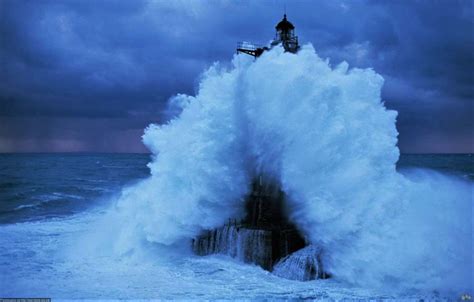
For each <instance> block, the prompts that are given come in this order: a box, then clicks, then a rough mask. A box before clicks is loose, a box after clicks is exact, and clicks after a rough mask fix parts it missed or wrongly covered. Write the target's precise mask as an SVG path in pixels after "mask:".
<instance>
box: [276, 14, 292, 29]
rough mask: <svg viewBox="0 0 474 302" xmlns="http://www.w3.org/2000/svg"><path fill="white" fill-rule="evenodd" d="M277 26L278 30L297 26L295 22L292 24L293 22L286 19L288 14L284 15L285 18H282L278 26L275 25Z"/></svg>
mask: <svg viewBox="0 0 474 302" xmlns="http://www.w3.org/2000/svg"><path fill="white" fill-rule="evenodd" d="M275 28H276V29H277V30H283V31H286V30H291V29H295V27H294V26H293V24H291V22H290V21H288V20H287V19H286V14H284V15H283V20H281V21H280V22H279V23H278V24H277V26H275Z"/></svg>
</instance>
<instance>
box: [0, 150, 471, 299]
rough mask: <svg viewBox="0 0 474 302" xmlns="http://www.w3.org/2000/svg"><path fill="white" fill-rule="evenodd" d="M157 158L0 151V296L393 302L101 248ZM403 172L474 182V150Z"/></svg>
mask: <svg viewBox="0 0 474 302" xmlns="http://www.w3.org/2000/svg"><path fill="white" fill-rule="evenodd" d="M149 161H150V155H147V154H1V155H0V244H1V246H2V249H1V251H0V297H18V296H21V297H26V296H29V297H34V296H46V297H53V298H76V299H78V298H93V299H98V298H157V297H159V298H164V299H173V298H183V297H188V298H192V299H204V298H206V299H214V298H219V297H220V298H223V297H240V298H244V299H248V298H258V297H262V298H265V297H267V298H268V297H271V298H272V299H273V298H279V299H292V298H298V299H299V298H303V299H305V298H313V299H314V298H334V299H344V298H351V299H363V298H393V297H394V296H386V295H385V294H384V293H383V292H382V293H380V292H376V291H372V290H367V289H360V288H351V287H350V286H347V285H341V284H339V283H338V282H337V281H335V280H330V279H329V280H319V281H317V282H298V281H291V280H286V279H281V278H278V277H276V276H274V275H272V274H270V273H268V272H266V271H264V270H262V269H261V268H259V267H255V266H251V265H243V264H240V263H236V262H235V261H233V260H232V259H228V258H222V257H220V256H215V257H204V258H201V257H185V258H183V259H181V258H180V260H179V261H178V262H176V261H162V260H163V259H162V257H161V256H158V255H159V253H157V252H156V251H155V249H154V247H150V246H148V245H147V246H146V247H147V248H146V249H145V251H146V252H145V254H143V253H142V254H139V258H133V257H128V256H127V255H125V256H124V255H121V254H120V253H119V254H117V255H118V256H116V255H112V254H108V253H106V252H103V251H102V250H101V248H99V249H97V248H94V247H95V246H97V243H99V244H100V243H104V244H106V245H107V246H109V245H110V246H113V245H114V242H115V241H116V240H115V239H114V238H107V236H108V235H107V228H109V227H110V226H109V223H110V222H109V221H107V220H105V222H101V223H97V222H98V221H99V222H100V221H101V220H102V219H103V216H106V214H107V208H110V207H111V206H112V207H113V206H114V203H113V200H115V197H116V196H117V195H119V194H120V193H121V191H122V188H123V187H124V186H128V185H133V184H135V183H136V182H138V181H140V180H141V179H144V178H146V177H148V176H149V170H148V168H147V163H148V162H149ZM397 168H398V169H399V170H400V171H401V172H402V173H403V171H404V170H410V169H412V168H426V169H433V170H436V171H438V172H442V173H445V174H452V175H454V176H455V177H456V178H463V179H466V180H468V181H474V160H473V157H472V155H470V154H453V155H402V156H401V159H400V161H399V163H398V166H397ZM131 215H133V213H131ZM100 234H102V235H100ZM103 234H105V235H103ZM92 242H94V247H91V243H92ZM99 246H100V245H99ZM137 255H138V254H137ZM137 259H138V260H137ZM395 297H397V296H395ZM407 297H409V298H414V297H415V298H417V296H416V295H415V296H410V295H409V296H407Z"/></svg>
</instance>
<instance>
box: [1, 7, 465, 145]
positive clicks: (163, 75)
mask: <svg viewBox="0 0 474 302" xmlns="http://www.w3.org/2000/svg"><path fill="white" fill-rule="evenodd" d="M285 5H286V10H287V14H288V18H289V20H290V21H292V22H293V24H294V25H295V26H296V33H297V34H298V36H299V39H300V41H301V42H303V43H306V42H310V43H312V44H313V45H314V47H315V48H316V50H317V52H318V53H319V55H320V56H322V57H323V58H329V59H330V62H331V63H332V64H334V65H335V64H337V63H338V62H341V61H343V60H345V61H347V62H349V64H350V65H351V67H373V68H374V69H375V70H376V71H377V72H378V73H380V74H382V76H383V77H384V78H385V80H386V82H385V86H384V89H383V93H382V96H383V99H384V101H385V103H386V106H387V107H389V108H391V109H396V110H397V111H398V112H399V116H398V121H397V128H398V130H399V132H400V136H399V139H400V141H399V146H400V148H401V151H402V152H474V146H473V129H474V128H473V126H474V125H473V120H474V103H473V97H474V85H473V70H474V58H473V54H474V33H473V30H474V24H473V20H474V19H473V2H472V1H456V0H445V1H436V0H432V1H427V0H426V1H415V0H413V1H411V0H405V1H402V0H400V1H395V0H394V1H388V0H387V1H369V0H367V1H362V0H360V1H358V0H353V1H345V0H327V1H268V0H267V1H263V0H262V1H250V0H249V1H230V0H227V1H210V0H202V1H198V0H181V1H179V0H178V1H171V0H165V1H145V0H122V1H112V0H100V1H92V0H62V1H61V0H51V1H49V0H30V1H27V0H0V152H69V151H81V152H87V151H92V152H146V148H145V147H144V146H143V145H142V143H141V138H140V137H141V135H142V133H143V129H144V128H145V127H146V126H147V125H148V124H149V123H152V122H156V123H163V122H166V120H167V110H166V108H167V106H166V104H167V100H168V99H169V97H171V96H172V95H174V94H176V93H194V92H195V90H196V84H197V81H198V78H199V74H200V73H201V72H202V71H203V70H204V69H205V68H206V67H208V66H210V64H212V63H213V62H215V61H229V60H230V59H231V58H232V55H233V54H234V52H235V46H236V42H237V41H242V40H246V41H254V42H260V43H266V42H268V41H269V40H270V39H271V38H272V37H273V36H274V26H275V24H276V23H277V22H278V21H280V19H281V17H282V14H283V7H284V6H285Z"/></svg>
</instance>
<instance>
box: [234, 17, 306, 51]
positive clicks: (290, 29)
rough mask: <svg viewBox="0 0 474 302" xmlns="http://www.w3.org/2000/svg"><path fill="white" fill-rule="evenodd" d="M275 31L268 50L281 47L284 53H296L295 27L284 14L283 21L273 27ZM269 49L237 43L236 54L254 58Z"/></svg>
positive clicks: (297, 46) (247, 43)
mask: <svg viewBox="0 0 474 302" xmlns="http://www.w3.org/2000/svg"><path fill="white" fill-rule="evenodd" d="M275 29H276V35H275V39H274V40H273V41H272V43H271V45H270V48H271V47H273V46H277V45H282V46H283V48H284V49H285V51H287V52H291V53H296V52H297V51H298V49H299V48H300V47H299V45H298V37H297V36H296V35H295V26H294V25H293V24H291V22H290V21H288V20H287V19H286V14H284V15H283V19H282V20H281V21H280V22H279V23H278V24H277V25H276V26H275ZM270 48H269V47H267V46H258V45H256V44H253V43H250V42H239V43H237V53H244V54H247V55H251V56H253V57H256V58H257V57H259V56H261V55H262V54H263V52H264V51H266V50H269V49H270Z"/></svg>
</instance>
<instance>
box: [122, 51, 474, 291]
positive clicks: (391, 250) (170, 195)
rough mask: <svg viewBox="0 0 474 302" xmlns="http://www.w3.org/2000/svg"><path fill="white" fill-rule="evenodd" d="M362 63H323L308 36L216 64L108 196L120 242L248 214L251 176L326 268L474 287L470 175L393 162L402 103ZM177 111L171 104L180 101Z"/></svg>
mask: <svg viewBox="0 0 474 302" xmlns="http://www.w3.org/2000/svg"><path fill="white" fill-rule="evenodd" d="M382 85H383V78H382V77H381V76H380V75H378V74H377V73H375V72H374V71H373V70H371V69H356V68H354V69H349V68H348V64H347V63H345V62H343V63H341V64H339V65H338V66H336V67H335V68H332V67H331V66H330V64H329V62H328V61H325V60H322V59H321V58H320V57H318V55H317V54H316V53H315V51H314V49H313V47H312V46H311V45H306V46H304V47H303V48H302V49H301V51H300V52H299V53H298V54H297V55H294V54H290V53H285V52H284V51H283V49H282V48H275V49H272V50H271V51H269V52H265V53H264V54H263V55H262V56H261V57H260V58H259V59H258V60H256V61H254V60H252V59H251V58H249V57H244V56H235V57H234V59H233V61H232V66H231V67H226V66H221V65H219V64H214V65H213V66H212V67H211V68H209V70H207V71H206V72H205V73H204V74H203V75H202V79H201V82H200V85H199V91H198V93H197V95H196V96H188V95H177V96H176V97H174V98H173V99H172V104H174V105H175V106H179V108H178V110H175V112H179V111H180V114H179V115H178V116H177V117H175V118H173V119H171V120H170V121H169V122H168V123H167V124H165V125H150V126H149V127H148V128H147V129H146V131H145V135H144V137H143V141H144V143H145V144H146V145H147V146H148V147H149V149H150V150H151V151H152V152H153V154H154V158H153V161H152V162H151V163H150V164H149V168H150V170H151V174H152V175H151V177H150V178H148V179H147V180H145V181H143V182H141V183H139V184H137V185H135V186H133V187H130V188H127V189H125V190H124V191H123V193H122V196H121V197H120V198H119V201H118V203H117V205H116V211H115V215H118V217H115V218H114V219H117V220H119V221H120V233H119V235H118V237H117V240H116V248H117V249H118V250H119V251H120V252H124V253H125V252H128V251H130V250H132V249H133V248H134V246H135V245H136V244H139V242H140V241H151V242H154V243H157V244H160V245H163V246H170V245H171V246H175V245H189V239H190V238H192V237H193V236H195V235H197V234H199V233H200V232H201V231H202V230H204V229H209V228H215V227H220V226H222V224H224V223H225V222H226V221H227V220H228V219H229V218H240V217H242V216H243V215H244V204H243V198H244V196H245V194H246V193H247V192H248V190H249V186H250V182H251V180H252V178H253V177H254V176H255V175H258V174H265V175H267V176H268V177H272V178H274V179H275V180H277V181H278V182H279V183H281V185H282V188H283V190H284V191H285V192H286V194H287V196H288V197H289V205H288V206H289V213H288V214H289V217H290V219H291V220H292V221H293V222H294V223H295V224H296V225H297V226H298V228H299V229H300V231H301V232H303V234H304V235H305V236H306V238H307V239H308V240H309V241H310V242H311V243H312V244H313V245H316V246H319V247H321V248H322V249H324V257H323V259H322V262H323V266H324V268H325V270H326V271H328V272H329V273H330V274H331V275H332V276H333V277H334V278H336V279H338V280H341V281H345V282H349V283H353V284H357V285H360V286H364V287H386V288H390V289H397V290H400V291H407V290H410V289H415V290H429V291H431V290H437V291H449V290H451V291H455V292H462V291H467V290H468V289H469V288H471V289H472V262H473V260H472V240H473V237H472V236H473V235H472V233H473V231H472V209H473V207H472V201H471V198H472V197H471V194H472V182H466V181H462V180H460V179H457V178H452V177H447V176H443V175H441V174H437V173H435V172H427V171H422V170H414V171H407V172H404V174H400V173H398V172H397V171H396V169H395V165H396V162H397V160H398V157H399V150H398V148H397V135H398V133H397V130H396V127H395V123H396V117H397V113H396V112H395V111H392V110H387V109H386V108H385V106H384V104H383V102H382V100H381V88H382ZM175 109H176V108H175Z"/></svg>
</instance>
